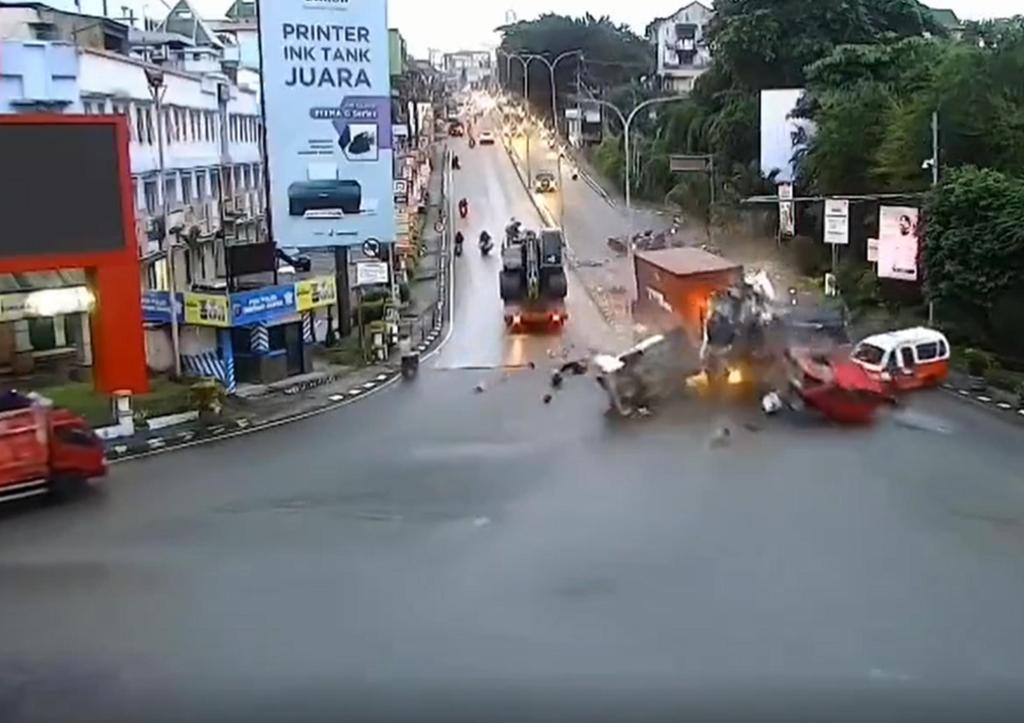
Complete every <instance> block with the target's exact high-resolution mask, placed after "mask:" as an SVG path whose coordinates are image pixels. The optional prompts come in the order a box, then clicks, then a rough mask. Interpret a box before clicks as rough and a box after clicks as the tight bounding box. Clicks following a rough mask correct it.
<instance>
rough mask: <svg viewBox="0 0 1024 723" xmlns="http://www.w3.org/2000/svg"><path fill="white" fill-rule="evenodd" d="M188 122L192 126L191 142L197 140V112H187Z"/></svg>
mask: <svg viewBox="0 0 1024 723" xmlns="http://www.w3.org/2000/svg"><path fill="white" fill-rule="evenodd" d="M189 121H190V122H191V124H192V140H194V141H198V140H199V111H197V110H193V111H190V112H189Z"/></svg>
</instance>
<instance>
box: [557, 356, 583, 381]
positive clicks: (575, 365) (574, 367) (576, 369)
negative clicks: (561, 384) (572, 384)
mask: <svg viewBox="0 0 1024 723" xmlns="http://www.w3.org/2000/svg"><path fill="white" fill-rule="evenodd" d="M587 368H588V364H587V360H586V359H577V360H576V361H571V362H566V363H565V364H563V365H562V367H561V368H560V369H559V370H558V371H560V372H561V373H562V374H572V375H574V376H578V377H579V376H583V375H584V374H586V373H587Z"/></svg>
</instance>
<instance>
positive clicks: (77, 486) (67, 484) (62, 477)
mask: <svg viewBox="0 0 1024 723" xmlns="http://www.w3.org/2000/svg"><path fill="white" fill-rule="evenodd" d="M84 490H85V480H83V479H82V478H81V477H76V476H75V475H69V474H59V475H55V476H54V477H53V478H52V479H51V480H50V484H49V486H48V488H47V492H48V493H49V494H48V495H47V498H48V499H49V500H50V501H51V502H54V503H56V504H60V503H63V502H67V501H69V500H72V499H74V498H76V497H78V496H79V495H81V494H82V492H83V491H84Z"/></svg>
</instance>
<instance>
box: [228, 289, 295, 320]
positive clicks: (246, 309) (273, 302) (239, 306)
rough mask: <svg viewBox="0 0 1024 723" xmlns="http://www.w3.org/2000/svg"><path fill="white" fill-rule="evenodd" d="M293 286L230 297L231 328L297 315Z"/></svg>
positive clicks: (248, 292) (259, 290)
mask: <svg viewBox="0 0 1024 723" xmlns="http://www.w3.org/2000/svg"><path fill="white" fill-rule="evenodd" d="M295 299H296V297H295V284H288V285H286V286H268V287H266V288H264V289H258V290H256V291H247V292H244V293H241V294H232V295H231V324H232V326H248V325H250V324H257V323H265V322H268V321H273V320H274V319H279V318H281V317H284V316H291V315H294V314H296V313H298V307H297V305H296V301H295Z"/></svg>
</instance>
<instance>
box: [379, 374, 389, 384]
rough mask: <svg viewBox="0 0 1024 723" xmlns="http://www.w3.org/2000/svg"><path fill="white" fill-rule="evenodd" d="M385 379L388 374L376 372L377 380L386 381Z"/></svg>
mask: <svg viewBox="0 0 1024 723" xmlns="http://www.w3.org/2000/svg"><path fill="white" fill-rule="evenodd" d="M387 379H388V375H387V374H378V375H377V381H378V382H386V381H387Z"/></svg>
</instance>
